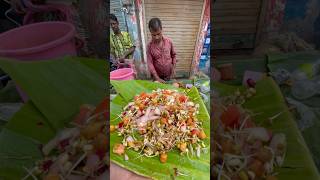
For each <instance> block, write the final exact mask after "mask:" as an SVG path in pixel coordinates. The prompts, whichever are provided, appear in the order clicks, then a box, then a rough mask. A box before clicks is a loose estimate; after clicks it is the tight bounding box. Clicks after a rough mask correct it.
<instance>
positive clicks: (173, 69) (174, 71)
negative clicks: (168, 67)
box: [170, 64, 176, 79]
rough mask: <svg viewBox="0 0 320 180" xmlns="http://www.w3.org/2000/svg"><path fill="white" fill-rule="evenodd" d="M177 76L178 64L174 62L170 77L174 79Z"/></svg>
mask: <svg viewBox="0 0 320 180" xmlns="http://www.w3.org/2000/svg"><path fill="white" fill-rule="evenodd" d="M175 77H176V65H175V64H174V65H173V67H172V71H171V76H170V79H173V78H175Z"/></svg>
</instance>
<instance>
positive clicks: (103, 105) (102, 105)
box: [94, 97, 109, 119]
mask: <svg viewBox="0 0 320 180" xmlns="http://www.w3.org/2000/svg"><path fill="white" fill-rule="evenodd" d="M108 103H109V98H107V97H106V98H104V99H103V101H102V102H101V103H100V104H99V105H98V106H97V107H96V109H95V110H94V114H98V113H102V112H104V113H103V117H104V118H105V119H107V118H108V112H107V111H108V110H109V107H108Z"/></svg>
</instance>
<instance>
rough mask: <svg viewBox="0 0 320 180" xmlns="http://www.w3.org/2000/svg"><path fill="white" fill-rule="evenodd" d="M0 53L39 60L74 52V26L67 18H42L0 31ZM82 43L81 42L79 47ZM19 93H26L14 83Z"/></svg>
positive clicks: (23, 96) (6, 55)
mask: <svg viewBox="0 0 320 180" xmlns="http://www.w3.org/2000/svg"><path fill="white" fill-rule="evenodd" d="M0 42H1V43H0V57H7V58H12V59H17V60H22V61H39V60H47V59H54V58H58V57H62V56H66V55H67V56H76V55H77V48H78V47H77V45H76V39H75V27H74V26H73V25H72V24H70V23H66V22H60V21H59V22H58V21H51V22H41V23H34V24H30V25H25V26H21V27H18V28H15V29H12V30H9V31H6V32H4V33H2V34H0ZM80 46H81V43H80V45H79V47H80ZM17 89H18V91H19V93H20V96H21V97H22V99H23V100H24V101H27V99H28V98H27V96H26V94H25V93H24V92H23V91H21V89H20V88H19V87H18V86H17Z"/></svg>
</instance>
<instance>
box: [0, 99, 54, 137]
mask: <svg viewBox="0 0 320 180" xmlns="http://www.w3.org/2000/svg"><path fill="white" fill-rule="evenodd" d="M5 127H6V128H7V129H9V130H11V131H14V132H17V133H19V134H21V135H24V136H26V137H30V138H33V139H35V140H38V141H39V142H42V143H46V142H48V141H49V140H50V139H51V138H52V137H54V135H55V133H56V131H55V130H54V128H53V127H52V126H51V125H50V123H49V122H48V119H47V118H45V117H44V116H43V115H42V114H41V112H40V111H39V110H38V109H37V108H36V107H35V106H34V105H33V104H32V102H30V101H29V102H27V103H26V104H25V105H24V106H23V107H22V108H21V109H20V110H19V111H18V112H17V113H16V114H15V115H14V116H13V118H12V119H10V121H9V123H8V124H7V125H6V126H5Z"/></svg>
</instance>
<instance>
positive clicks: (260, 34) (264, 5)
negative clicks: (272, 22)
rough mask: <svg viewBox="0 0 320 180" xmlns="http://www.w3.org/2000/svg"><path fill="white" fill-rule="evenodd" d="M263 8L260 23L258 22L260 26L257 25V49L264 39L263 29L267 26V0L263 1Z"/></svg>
mask: <svg viewBox="0 0 320 180" xmlns="http://www.w3.org/2000/svg"><path fill="white" fill-rule="evenodd" d="M261 1H262V3H261V8H260V15H259V21H258V25H257V34H256V38H255V43H254V44H255V47H256V46H257V45H258V44H259V43H260V41H261V39H262V31H263V27H264V24H265V16H266V14H267V10H268V2H269V1H267V0H261Z"/></svg>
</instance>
